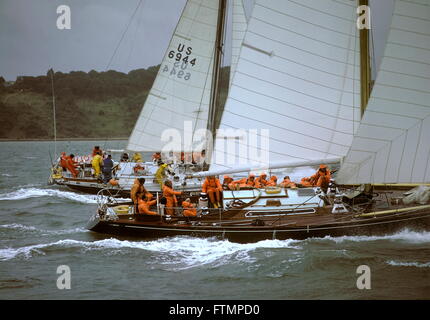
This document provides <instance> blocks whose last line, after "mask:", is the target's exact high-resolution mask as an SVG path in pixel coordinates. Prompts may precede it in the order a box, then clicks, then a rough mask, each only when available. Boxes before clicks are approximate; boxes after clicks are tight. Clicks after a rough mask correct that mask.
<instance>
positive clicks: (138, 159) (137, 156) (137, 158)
mask: <svg viewBox="0 0 430 320" xmlns="http://www.w3.org/2000/svg"><path fill="white" fill-rule="evenodd" d="M133 162H143V159H142V155H141V154H140V153H139V152H136V153H135V154H133Z"/></svg>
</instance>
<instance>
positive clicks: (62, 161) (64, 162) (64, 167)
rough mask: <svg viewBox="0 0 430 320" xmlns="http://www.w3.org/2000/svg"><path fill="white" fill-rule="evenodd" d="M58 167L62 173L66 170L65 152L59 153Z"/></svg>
mask: <svg viewBox="0 0 430 320" xmlns="http://www.w3.org/2000/svg"><path fill="white" fill-rule="evenodd" d="M60 166H61V168H63V171H66V170H67V155H66V153H65V152H61V156H60Z"/></svg>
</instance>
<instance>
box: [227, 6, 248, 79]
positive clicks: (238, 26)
mask: <svg viewBox="0 0 430 320" xmlns="http://www.w3.org/2000/svg"><path fill="white" fill-rule="evenodd" d="M232 11H233V18H232V41H231V42H232V46H231V64H230V84H231V83H232V80H233V75H234V72H235V70H236V66H237V62H238V60H239V54H240V47H241V46H242V42H243V38H244V37H245V32H246V28H247V25H248V23H247V21H246V16H245V8H244V6H243V0H233V3H232Z"/></svg>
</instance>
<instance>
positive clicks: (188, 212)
mask: <svg viewBox="0 0 430 320" xmlns="http://www.w3.org/2000/svg"><path fill="white" fill-rule="evenodd" d="M182 208H184V211H183V212H182V213H183V214H184V216H185V217H195V216H197V209H196V208H195V207H194V205H193V204H192V203H191V202H188V201H183V202H182Z"/></svg>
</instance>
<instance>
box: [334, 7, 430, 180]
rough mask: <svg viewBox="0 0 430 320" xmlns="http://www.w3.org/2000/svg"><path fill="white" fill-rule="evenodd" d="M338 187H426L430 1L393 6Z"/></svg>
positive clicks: (429, 133) (429, 123)
mask: <svg viewBox="0 0 430 320" xmlns="http://www.w3.org/2000/svg"><path fill="white" fill-rule="evenodd" d="M336 181H337V182H338V183H345V184H350V183H352V184H356V183H427V182H430V0H416V1H400V0H396V1H395V7H394V14H393V18H392V23H391V28H390V31H389V36H388V41H387V44H386V47H385V52H384V56H383V58H382V62H381V66H380V69H379V71H378V76H377V78H376V81H375V85H374V87H373V90H372V94H371V97H370V100H369V103H368V105H367V108H366V111H365V113H364V115H363V119H362V121H361V124H360V126H359V129H358V132H357V134H356V135H355V137H354V140H353V143H352V146H351V149H350V150H349V152H348V155H347V156H346V157H345V160H344V163H343V165H342V167H341V169H340V171H339V172H338V176H337V178H336Z"/></svg>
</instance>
